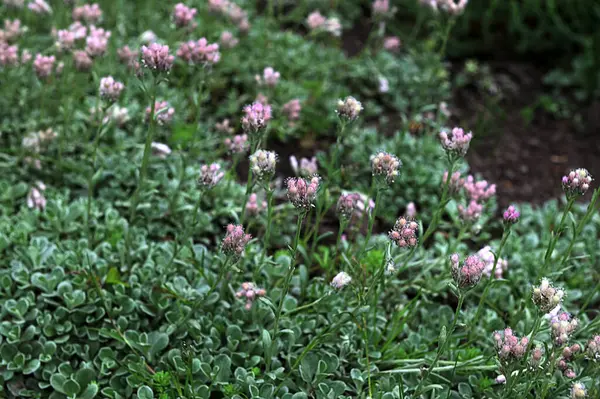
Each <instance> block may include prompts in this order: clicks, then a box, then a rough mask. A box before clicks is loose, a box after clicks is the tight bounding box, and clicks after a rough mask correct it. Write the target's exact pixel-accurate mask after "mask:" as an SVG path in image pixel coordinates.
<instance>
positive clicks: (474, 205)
mask: <svg viewBox="0 0 600 399" xmlns="http://www.w3.org/2000/svg"><path fill="white" fill-rule="evenodd" d="M481 212H483V205H481V204H480V203H478V202H477V201H470V202H469V205H468V206H467V207H466V208H465V207H464V206H463V205H458V213H459V215H460V217H461V218H462V220H464V221H467V222H474V221H476V220H477V219H479V217H480V216H481Z"/></svg>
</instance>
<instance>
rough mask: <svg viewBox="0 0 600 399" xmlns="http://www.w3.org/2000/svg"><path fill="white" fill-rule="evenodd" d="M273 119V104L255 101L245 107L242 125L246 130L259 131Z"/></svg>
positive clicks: (250, 131) (249, 131)
mask: <svg viewBox="0 0 600 399" xmlns="http://www.w3.org/2000/svg"><path fill="white" fill-rule="evenodd" d="M270 119H271V106H270V105H264V104H262V103H260V102H254V103H252V104H251V105H246V106H245V107H244V116H243V117H242V127H243V128H244V131H245V132H248V133H257V132H258V131H260V130H262V129H264V128H265V127H266V126H267V122H268V121H269V120H270Z"/></svg>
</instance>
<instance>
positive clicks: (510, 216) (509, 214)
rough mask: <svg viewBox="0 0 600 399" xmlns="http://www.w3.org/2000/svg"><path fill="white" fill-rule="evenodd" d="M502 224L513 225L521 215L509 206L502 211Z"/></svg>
mask: <svg viewBox="0 0 600 399" xmlns="http://www.w3.org/2000/svg"><path fill="white" fill-rule="evenodd" d="M503 217H504V222H505V223H507V224H515V223H517V222H518V221H519V217H521V213H520V212H519V211H518V210H517V209H516V208H515V207H514V206H512V205H510V206H509V207H508V208H506V210H505V211H504V215H503Z"/></svg>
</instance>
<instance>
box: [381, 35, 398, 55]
mask: <svg viewBox="0 0 600 399" xmlns="http://www.w3.org/2000/svg"><path fill="white" fill-rule="evenodd" d="M401 44H402V43H401V41H400V38H399V37H398V36H388V37H386V38H385V39H383V48H384V49H386V50H387V51H398V50H399V49H400V45H401Z"/></svg>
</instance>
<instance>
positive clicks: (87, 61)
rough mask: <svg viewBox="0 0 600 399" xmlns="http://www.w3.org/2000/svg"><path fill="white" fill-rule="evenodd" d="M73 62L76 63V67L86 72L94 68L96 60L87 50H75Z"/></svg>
mask: <svg viewBox="0 0 600 399" xmlns="http://www.w3.org/2000/svg"><path fill="white" fill-rule="evenodd" d="M73 63H74V64H75V69H77V70H78V71H81V72H85V71H89V70H90V69H91V68H92V64H93V63H94V61H93V60H92V58H91V57H90V56H89V54H88V53H87V52H85V51H83V50H75V51H73Z"/></svg>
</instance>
